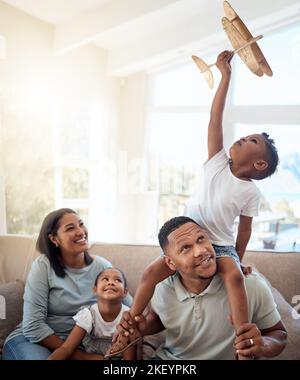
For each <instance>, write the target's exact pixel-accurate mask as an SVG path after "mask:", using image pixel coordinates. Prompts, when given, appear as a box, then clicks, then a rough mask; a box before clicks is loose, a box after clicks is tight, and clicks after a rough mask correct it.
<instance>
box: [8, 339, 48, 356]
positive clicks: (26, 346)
mask: <svg viewBox="0 0 300 380" xmlns="http://www.w3.org/2000/svg"><path fill="white" fill-rule="evenodd" d="M50 354H51V351H49V350H48V349H47V348H46V347H43V346H41V345H40V344H36V343H30V342H29V340H27V339H26V338H25V336H24V335H18V336H15V337H14V338H12V339H10V340H9V341H8V342H6V343H5V345H4V347H3V352H2V359H3V360H46V359H47V358H48V356H49V355H50Z"/></svg>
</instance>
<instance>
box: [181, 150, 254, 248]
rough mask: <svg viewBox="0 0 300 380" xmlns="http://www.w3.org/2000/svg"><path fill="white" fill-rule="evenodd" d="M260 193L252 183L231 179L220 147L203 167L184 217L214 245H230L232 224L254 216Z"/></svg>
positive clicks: (232, 243) (232, 177) (228, 167)
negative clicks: (190, 219) (203, 230)
mask: <svg viewBox="0 0 300 380" xmlns="http://www.w3.org/2000/svg"><path fill="white" fill-rule="evenodd" d="M259 199H260V191H259V190H258V188H257V187H256V185H255V184H254V183H253V182H252V181H244V180H241V179H239V178H237V177H235V176H234V175H233V174H232V172H231V170H230V166H229V157H228V155H227V154H226V152H225V149H224V148H223V149H222V150H221V151H220V152H218V153H217V154H215V155H214V156H213V157H212V158H211V159H210V160H208V161H206V162H205V163H204V165H203V176H202V178H201V182H200V186H199V191H198V192H197V193H196V194H195V195H194V196H193V197H192V198H191V199H190V200H189V201H188V203H187V205H186V208H185V215H186V216H189V217H190V218H192V219H194V220H195V221H196V222H197V223H199V224H200V226H201V227H202V228H203V229H205V230H206V231H207V233H208V237H209V239H210V240H211V242H212V243H213V244H216V245H223V246H224V245H234V244H235V242H234V221H235V219H236V218H237V217H238V216H240V215H245V216H249V217H253V216H257V215H258V207H259Z"/></svg>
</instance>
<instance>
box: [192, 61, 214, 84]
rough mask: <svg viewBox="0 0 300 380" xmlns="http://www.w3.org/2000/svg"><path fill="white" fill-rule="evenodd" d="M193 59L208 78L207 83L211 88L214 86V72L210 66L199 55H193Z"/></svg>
mask: <svg viewBox="0 0 300 380" xmlns="http://www.w3.org/2000/svg"><path fill="white" fill-rule="evenodd" d="M192 59H193V61H194V62H195V63H196V65H197V66H198V68H199V69H200V71H201V73H202V74H203V75H204V78H205V79H206V82H207V84H208V85H209V87H210V88H213V87H214V77H213V75H212V72H211V70H210V68H209V66H208V65H207V64H206V63H205V62H204V61H203V60H202V59H201V58H199V57H197V56H196V55H193V56H192Z"/></svg>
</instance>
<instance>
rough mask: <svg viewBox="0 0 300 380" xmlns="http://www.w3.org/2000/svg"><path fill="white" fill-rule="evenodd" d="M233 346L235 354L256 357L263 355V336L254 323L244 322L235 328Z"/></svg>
mask: <svg viewBox="0 0 300 380" xmlns="http://www.w3.org/2000/svg"><path fill="white" fill-rule="evenodd" d="M233 347H234V348H235V349H236V354H237V355H241V356H245V357H249V358H253V359H254V358H258V357H261V356H264V347H265V344H264V337H263V336H262V335H261V332H260V330H259V328H258V327H257V326H256V324H255V323H244V324H243V325H242V326H240V328H239V329H238V330H237V333H236V339H235V341H234V345H233Z"/></svg>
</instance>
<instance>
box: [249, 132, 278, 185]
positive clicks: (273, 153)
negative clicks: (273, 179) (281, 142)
mask: <svg viewBox="0 0 300 380" xmlns="http://www.w3.org/2000/svg"><path fill="white" fill-rule="evenodd" d="M261 136H263V138H264V139H265V143H266V151H265V157H264V159H265V160H266V161H267V163H268V167H267V168H266V169H265V170H263V171H261V172H259V171H257V172H256V174H254V175H253V176H252V178H253V179H256V180H260V179H264V178H267V177H270V176H271V175H272V174H274V173H275V171H276V169H277V166H278V163H279V157H278V152H277V148H276V146H275V142H274V140H273V139H271V138H270V137H269V135H268V134H267V133H266V132H263V133H261Z"/></svg>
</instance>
